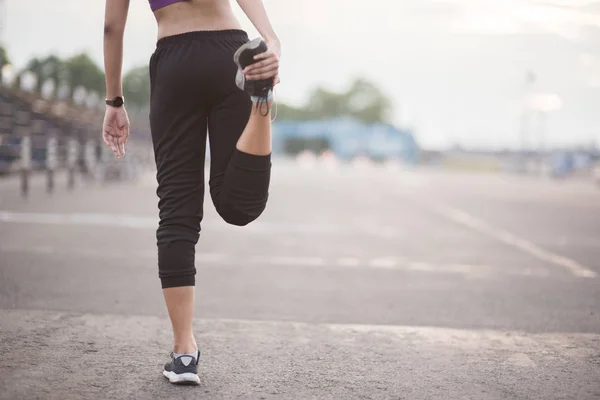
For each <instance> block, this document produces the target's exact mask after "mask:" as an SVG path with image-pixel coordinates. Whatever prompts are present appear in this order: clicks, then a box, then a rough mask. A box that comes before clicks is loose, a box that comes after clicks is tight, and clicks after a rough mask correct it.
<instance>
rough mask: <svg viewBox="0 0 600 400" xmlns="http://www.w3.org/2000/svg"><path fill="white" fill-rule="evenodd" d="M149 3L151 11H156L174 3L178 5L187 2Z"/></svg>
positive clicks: (158, 1)
mask: <svg viewBox="0 0 600 400" xmlns="http://www.w3.org/2000/svg"><path fill="white" fill-rule="evenodd" d="M149 1H150V8H151V9H152V11H156V10H158V9H159V8H163V7H166V6H169V5H171V4H175V3H179V2H180V1H187V0H149Z"/></svg>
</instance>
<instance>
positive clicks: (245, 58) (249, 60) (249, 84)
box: [233, 38, 273, 113]
mask: <svg viewBox="0 0 600 400" xmlns="http://www.w3.org/2000/svg"><path fill="white" fill-rule="evenodd" d="M267 50H268V48H267V44H266V43H265V41H264V40H262V39H261V38H256V39H254V40H251V41H250V42H247V43H244V44H243V45H241V46H240V48H239V49H237V51H236V52H235V54H234V55H233V61H234V62H235V63H236V65H237V67H238V71H237V75H236V77H235V83H236V85H237V87H238V88H240V90H243V91H244V92H246V93H248V94H249V95H250V96H255V97H258V98H259V103H263V102H264V103H266V102H267V100H268V98H269V94H271V93H272V92H273V78H268V79H261V80H254V81H253V80H246V77H245V76H244V73H243V69H244V68H246V67H247V66H248V65H252V64H254V63H257V62H259V61H257V60H255V59H254V56H256V55H257V54H260V53H264V52H265V51H267ZM267 113H268V108H267Z"/></svg>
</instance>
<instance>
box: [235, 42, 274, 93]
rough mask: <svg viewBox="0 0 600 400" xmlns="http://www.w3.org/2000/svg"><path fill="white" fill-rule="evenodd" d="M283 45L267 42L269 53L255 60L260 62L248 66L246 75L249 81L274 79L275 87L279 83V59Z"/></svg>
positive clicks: (245, 71) (259, 55)
mask: <svg viewBox="0 0 600 400" xmlns="http://www.w3.org/2000/svg"><path fill="white" fill-rule="evenodd" d="M280 56H281V44H280V43H279V41H277V40H275V41H267V51H265V52H264V53H260V54H257V55H256V56H254V59H255V60H257V61H258V62H256V63H254V64H252V65H249V66H247V67H246V68H245V69H244V75H245V76H246V79H248V80H261V79H268V78H273V85H277V84H278V83H279V57H280Z"/></svg>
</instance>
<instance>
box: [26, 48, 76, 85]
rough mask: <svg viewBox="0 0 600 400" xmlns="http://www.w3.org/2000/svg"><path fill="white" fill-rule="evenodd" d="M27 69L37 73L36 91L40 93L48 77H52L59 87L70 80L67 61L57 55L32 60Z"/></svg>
mask: <svg viewBox="0 0 600 400" xmlns="http://www.w3.org/2000/svg"><path fill="white" fill-rule="evenodd" d="M25 71H31V72H33V73H34V74H36V75H37V77H38V80H37V87H36V92H38V93H40V92H41V91H42V86H43V85H44V83H45V82H46V81H47V80H48V79H52V80H53V81H54V84H55V85H56V86H57V87H58V85H59V84H61V83H65V82H66V81H67V80H68V77H67V71H66V68H65V62H64V61H63V60H61V59H60V58H59V57H57V56H55V55H49V56H47V57H45V58H42V59H39V58H34V59H32V60H30V61H29V63H27V66H26V67H25Z"/></svg>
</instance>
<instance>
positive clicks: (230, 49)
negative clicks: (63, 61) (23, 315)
mask: <svg viewBox="0 0 600 400" xmlns="http://www.w3.org/2000/svg"><path fill="white" fill-rule="evenodd" d="M237 1H238V3H239V5H240V6H241V8H242V10H243V11H244V12H245V14H246V15H247V16H248V18H249V19H250V21H251V22H252V24H253V25H254V26H255V27H256V29H257V30H258V31H259V33H260V35H261V36H262V39H260V38H259V39H257V40H253V41H249V39H248V36H247V34H246V33H245V32H244V31H242V30H241V28H240V25H239V22H238V21H237V20H236V18H235V16H234V14H233V11H232V9H231V5H230V4H229V1H228V0H150V7H151V8H152V11H153V12H154V16H155V18H156V21H157V23H158V42H157V46H156V50H155V52H154V54H152V57H151V59H150V68H149V69H150V71H149V72H150V82H151V94H150V129H151V132H152V142H153V147H154V156H155V161H156V168H157V175H156V177H157V182H158V188H157V195H158V197H159V203H158V208H159V219H160V222H159V226H158V229H157V232H156V238H157V246H158V270H159V277H160V280H161V284H162V289H163V294H164V298H165V302H166V305H167V310H168V312H169V317H170V319H171V324H172V328H173V339H174V342H173V354H172V358H171V361H170V362H169V363H167V364H166V365H165V368H164V371H163V374H164V376H165V377H167V378H168V379H169V380H170V381H171V382H172V383H199V378H198V374H197V364H198V360H199V357H200V351H199V350H198V347H197V345H196V341H195V339H194V333H193V329H192V319H193V313H194V286H195V274H196V268H195V266H194V258H195V245H196V243H197V241H198V238H199V234H200V222H201V221H202V216H203V199H204V162H205V160H204V156H205V152H206V140H207V136H208V140H209V143H210V151H211V157H210V158H211V159H210V164H211V165H210V180H209V186H210V195H211V198H212V201H213V204H214V206H215V208H216V210H217V212H218V213H219V214H220V215H221V217H222V218H223V219H224V220H225V221H226V222H228V223H230V224H233V225H238V226H243V225H246V224H248V223H250V222H252V221H254V220H255V219H256V218H258V217H259V216H260V214H261V213H262V212H263V211H264V209H265V206H266V203H267V198H268V190H269V181H270V170H271V115H270V109H271V103H272V89H273V86H274V85H276V84H277V83H278V82H279V77H278V71H279V56H280V44H279V40H278V39H277V36H276V35H275V33H274V32H273V29H272V27H271V24H270V22H269V19H268V17H267V15H266V12H265V9H264V7H263V4H262V1H261V0H237ZM128 9H129V0H106V13H105V26H104V64H105V71H106V103H107V107H106V115H105V118H104V124H103V130H102V137H103V140H104V142H105V144H106V145H107V146H109V147H110V148H111V149H112V151H113V152H114V153H115V155H116V156H117V157H123V156H124V155H125V144H126V143H127V138H128V136H129V120H128V117H127V112H126V111H125V106H124V101H123V93H122V80H121V70H122V59H123V34H124V30H125V23H126V20H127V13H128Z"/></svg>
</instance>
